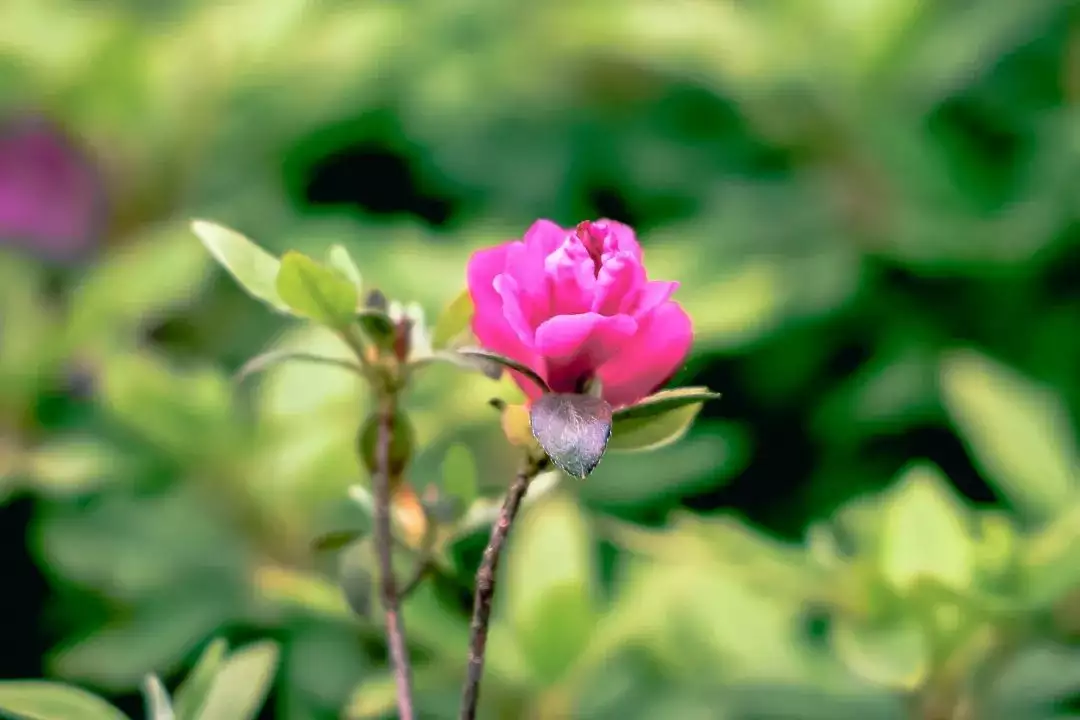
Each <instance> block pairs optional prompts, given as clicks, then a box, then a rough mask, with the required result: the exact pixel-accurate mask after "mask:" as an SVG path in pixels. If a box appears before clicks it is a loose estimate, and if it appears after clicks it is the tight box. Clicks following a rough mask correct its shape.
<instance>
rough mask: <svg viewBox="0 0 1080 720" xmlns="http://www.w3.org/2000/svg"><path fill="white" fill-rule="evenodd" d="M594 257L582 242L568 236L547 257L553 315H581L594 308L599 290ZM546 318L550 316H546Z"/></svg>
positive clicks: (545, 268)
mask: <svg viewBox="0 0 1080 720" xmlns="http://www.w3.org/2000/svg"><path fill="white" fill-rule="evenodd" d="M594 268H595V265H594V263H593V259H592V258H591V257H589V253H588V251H587V250H586V249H585V248H584V247H582V245H581V243H579V242H578V241H576V240H574V239H570V238H568V239H567V240H566V241H564V242H563V244H562V245H561V246H560V247H559V248H558V249H556V250H555V251H554V252H553V253H551V254H550V255H548V256H547V258H546V259H545V260H544V272H545V274H546V275H547V282H548V295H549V297H550V298H551V302H550V315H554V316H557V315H579V314H581V313H586V312H589V311H590V310H592V305H593V296H594V295H595V293H596V275H595V274H594ZM544 319H545V320H546V319H547V318H544Z"/></svg>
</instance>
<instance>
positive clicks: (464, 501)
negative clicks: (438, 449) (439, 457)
mask: <svg viewBox="0 0 1080 720" xmlns="http://www.w3.org/2000/svg"><path fill="white" fill-rule="evenodd" d="M442 489H443V491H444V492H445V493H446V494H447V495H450V496H451V497H453V498H454V499H455V500H456V502H457V504H458V508H459V509H460V510H461V511H464V510H467V509H468V508H469V506H470V505H472V503H473V500H475V499H476V496H477V473H476V460H475V459H473V454H472V452H471V451H470V450H469V448H467V447H466V446H464V445H462V444H460V443H458V444H454V445H451V446H450V448H449V449H448V450H447V451H446V455H445V456H444V457H443V462H442Z"/></svg>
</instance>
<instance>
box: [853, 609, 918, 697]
mask: <svg viewBox="0 0 1080 720" xmlns="http://www.w3.org/2000/svg"><path fill="white" fill-rule="evenodd" d="M832 642H833V647H834V648H835V649H836V653H837V655H838V656H839V657H840V659H841V660H842V661H843V663H844V664H845V665H846V666H847V667H848V669H849V670H851V672H852V673H854V674H855V675H858V676H859V677H861V678H863V679H864V680H866V681H868V682H871V683H873V684H875V685H882V686H885V687H888V688H890V689H893V690H901V691H910V690H914V689H916V688H918V687H920V686H921V685H922V683H923V682H924V681H925V679H926V677H927V675H928V673H929V670H930V648H929V643H928V642H927V638H926V634H925V633H924V631H923V629H922V626H921V625H920V624H919V623H918V621H916V620H914V619H905V620H903V621H899V622H894V623H887V624H868V623H859V622H857V621H855V620H854V619H852V618H850V617H848V616H844V615H841V616H839V617H837V618H836V619H835V621H834V623H833V628H832Z"/></svg>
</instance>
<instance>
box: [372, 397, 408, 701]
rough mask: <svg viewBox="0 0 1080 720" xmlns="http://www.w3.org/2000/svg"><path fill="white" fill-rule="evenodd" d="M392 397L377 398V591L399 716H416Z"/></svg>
mask: <svg viewBox="0 0 1080 720" xmlns="http://www.w3.org/2000/svg"><path fill="white" fill-rule="evenodd" d="M394 411H395V408H394V398H393V397H392V396H390V397H386V398H384V399H382V400H381V401H380V407H379V437H378V446H377V448H376V458H375V462H376V464H377V466H378V472H376V473H375V476H374V477H373V478H372V486H373V495H374V500H375V503H374V504H375V508H374V510H375V513H374V514H375V527H374V530H375V534H374V540H375V553H376V555H378V559H379V593H380V598H381V600H382V606H383V613H384V614H385V616H386V635H387V643H388V645H389V646H390V659H391V663H392V665H393V670H394V682H395V685H396V687H397V704H398V714H399V717H400V718H401V720H415V717H416V716H415V714H414V713H413V701H412V670H411V668H410V667H409V652H408V649H407V648H406V647H405V626H404V623H403V622H402V618H401V608H400V606H399V601H398V592H397V583H396V581H395V579H394V566H393V560H392V555H391V553H392V550H391V548H392V544H393V536H392V534H391V531H390V443H391V439H392V433H393V422H394Z"/></svg>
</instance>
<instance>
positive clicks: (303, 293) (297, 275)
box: [276, 251, 359, 329]
mask: <svg viewBox="0 0 1080 720" xmlns="http://www.w3.org/2000/svg"><path fill="white" fill-rule="evenodd" d="M276 287H277V291H278V295H279V296H280V297H281V299H282V300H284V301H285V302H286V303H287V304H288V306H289V307H290V308H291V309H292V310H293V311H294V312H296V314H298V315H301V316H303V317H306V318H308V319H309V320H314V321H315V322H318V323H321V324H323V325H327V326H329V327H332V328H335V329H341V328H344V327H347V326H348V325H349V323H351V322H352V320H353V317H354V316H355V315H356V306H357V303H358V302H359V296H358V295H357V292H356V287H355V286H354V285H353V284H352V282H351V281H350V280H349V278H348V277H346V276H345V275H343V274H342V273H341V272H340V271H338V270H335V269H333V268H329V267H325V266H323V265H320V264H319V263H317V262H315V261H314V260H312V259H311V258H309V257H307V256H305V255H302V254H300V253H298V252H292V251H290V252H287V253H285V255H284V256H283V257H282V258H281V269H280V270H279V271H278V276H277V283H276Z"/></svg>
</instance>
